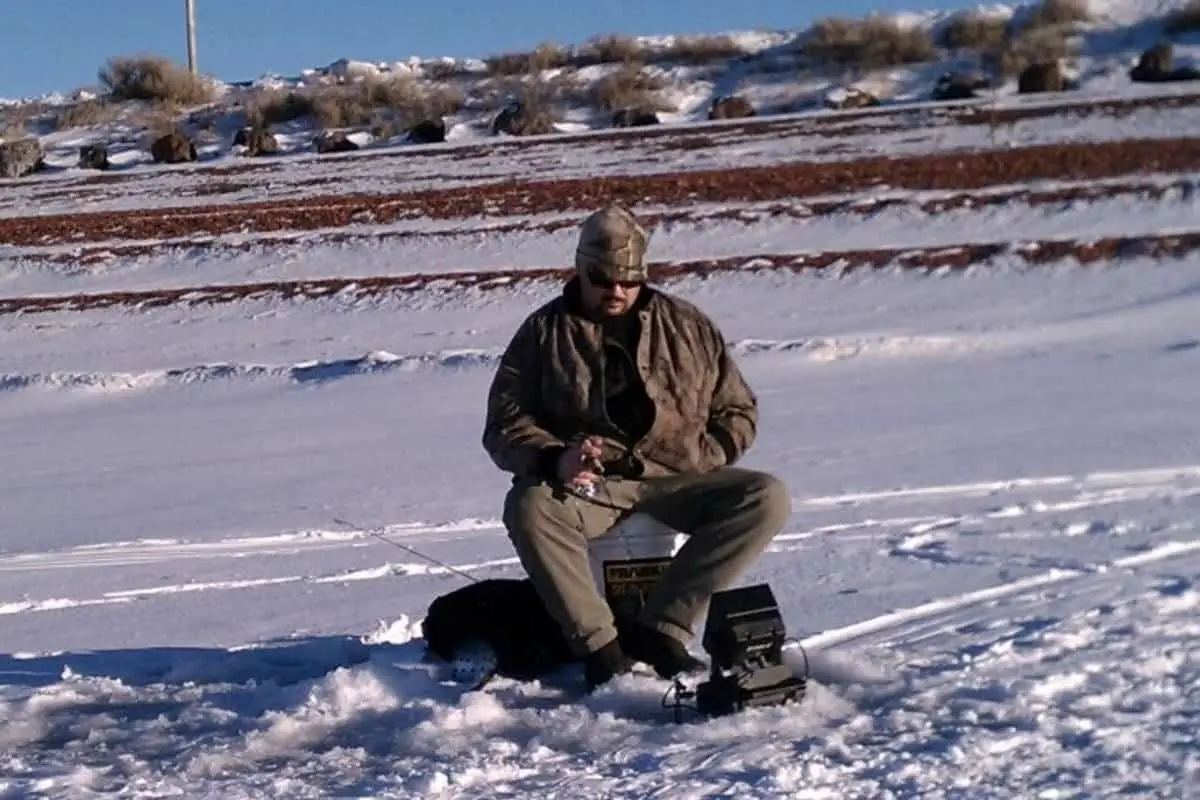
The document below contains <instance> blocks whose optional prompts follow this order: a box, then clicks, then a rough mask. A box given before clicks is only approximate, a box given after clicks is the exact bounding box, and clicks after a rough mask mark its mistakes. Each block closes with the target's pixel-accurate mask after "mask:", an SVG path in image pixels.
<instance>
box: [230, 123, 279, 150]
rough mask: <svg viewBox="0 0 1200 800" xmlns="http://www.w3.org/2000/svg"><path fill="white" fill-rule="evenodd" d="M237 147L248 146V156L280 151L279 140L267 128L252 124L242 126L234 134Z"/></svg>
mask: <svg viewBox="0 0 1200 800" xmlns="http://www.w3.org/2000/svg"><path fill="white" fill-rule="evenodd" d="M233 144H234V146H235V147H244V148H246V155H248V156H269V155H275V154H276V153H278V152H279V140H278V139H276V138H275V134H273V133H271V132H270V131H269V130H267V129H266V128H260V127H256V126H253V125H252V126H250V127H248V128H242V129H241V130H239V131H238V132H237V133H236V134H234V136H233Z"/></svg>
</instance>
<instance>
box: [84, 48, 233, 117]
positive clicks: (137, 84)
mask: <svg viewBox="0 0 1200 800" xmlns="http://www.w3.org/2000/svg"><path fill="white" fill-rule="evenodd" d="M99 76H100V82H101V83H103V84H104V86H105V87H106V88H107V90H108V93H109V95H110V96H111V97H112V98H113V99H114V100H150V101H155V102H165V103H174V104H176V105H181V106H193V105H202V104H204V103H211V102H212V101H213V98H214V97H215V96H216V92H215V88H214V86H213V84H212V83H211V82H210V81H208V80H206V79H204V78H201V77H200V76H198V75H193V74H192V73H191V71H190V70H188V68H187V67H185V66H183V65H182V64H178V63H176V62H174V61H171V60H170V59H168V58H163V57H162V56H153V55H149V56H133V57H124V56H122V57H117V58H111V59H109V60H108V63H107V64H106V65H105V66H104V68H103V69H101V70H100V73H99Z"/></svg>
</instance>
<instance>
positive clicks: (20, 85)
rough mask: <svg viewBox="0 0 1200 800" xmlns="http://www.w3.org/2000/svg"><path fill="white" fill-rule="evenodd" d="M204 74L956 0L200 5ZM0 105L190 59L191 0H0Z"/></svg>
mask: <svg viewBox="0 0 1200 800" xmlns="http://www.w3.org/2000/svg"><path fill="white" fill-rule="evenodd" d="M195 2H196V17H197V25H196V27H197V39H198V44H197V51H198V54H199V62H200V67H201V69H202V70H203V71H205V72H208V73H210V74H213V75H216V76H217V77H219V78H221V79H223V80H248V79H252V78H256V77H258V76H259V75H262V74H263V73H265V72H277V73H281V74H295V73H296V72H298V71H299V70H300V69H303V68H304V67H313V66H321V65H324V64H328V63H329V62H331V61H334V60H336V59H338V58H342V57H347V58H355V59H364V60H369V61H393V60H398V59H402V58H406V57H408V56H410V55H418V56H443V55H444V56H485V55H490V54H493V53H499V52H507V51H515V50H526V49H529V48H531V47H533V46H535V45H536V44H537V43H539V42H541V41H547V40H549V41H556V42H559V43H562V44H572V43H578V42H582V41H583V40H585V39H588V38H590V37H592V36H596V35H600V34H605V33H628V34H639V33H641V34H658V33H715V32H719V31H723V30H731V29H753V28H774V29H794V28H802V27H804V26H806V25H807V24H808V23H810V22H811V21H812V20H813V19H815V18H817V17H821V16H827V15H840V16H850V17H859V16H866V15H867V14H869V13H870V12H871V11H895V10H929V9H940V8H955V7H959V6H962V5H966V4H965V3H963V2H954V1H953V0H908V1H906V0H839V1H838V2H833V0H818V2H810V3H805V2H803V0H690V1H689V0H590V2H578V0H575V1H574V2H573V1H572V0H337V2H331V0H195ZM4 3H5V6H6V8H5V10H4V18H3V25H0V53H3V55H4V62H3V63H4V68H3V70H0V97H9V98H18V97H32V96H36V95H41V94H45V93H48V92H52V91H63V92H67V91H71V90H73V89H76V88H79V87H81V86H88V85H92V84H94V83H95V81H96V71H97V69H98V68H99V67H100V66H101V65H102V64H103V63H104V61H105V60H106V59H108V58H109V57H111V56H114V55H131V54H135V53H143V52H154V53H160V54H162V55H166V56H170V57H172V58H175V59H177V60H179V61H180V62H186V60H187V45H186V39H185V35H184V11H183V9H184V0H110V1H109V2H102V1H101V0H34V1H33V2H24V1H23V0H4Z"/></svg>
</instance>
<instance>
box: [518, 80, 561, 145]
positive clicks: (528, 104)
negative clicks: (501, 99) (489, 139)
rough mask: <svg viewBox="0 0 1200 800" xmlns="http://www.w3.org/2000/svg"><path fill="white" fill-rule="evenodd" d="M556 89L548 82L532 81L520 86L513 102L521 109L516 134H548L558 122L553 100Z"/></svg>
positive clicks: (556, 109)
mask: <svg viewBox="0 0 1200 800" xmlns="http://www.w3.org/2000/svg"><path fill="white" fill-rule="evenodd" d="M556 94H557V89H556V88H555V87H554V86H553V85H552V84H551V83H550V82H548V81H541V80H532V81H527V82H525V83H524V84H522V86H521V88H520V89H519V90H518V91H517V92H516V95H515V98H514V99H515V100H516V101H517V103H518V104H520V107H521V113H520V115H519V123H518V131H517V132H518V133H524V134H538V133H550V132H552V130H553V128H554V124H555V123H556V122H558V121H559V114H558V108H557V106H556V105H555V102H554V98H555V96H556Z"/></svg>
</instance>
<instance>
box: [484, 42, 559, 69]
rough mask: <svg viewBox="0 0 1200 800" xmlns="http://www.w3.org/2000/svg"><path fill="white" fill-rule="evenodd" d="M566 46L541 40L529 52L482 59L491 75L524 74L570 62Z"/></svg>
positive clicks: (555, 67) (503, 54) (556, 67)
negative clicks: (540, 42)
mask: <svg viewBox="0 0 1200 800" xmlns="http://www.w3.org/2000/svg"><path fill="white" fill-rule="evenodd" d="M570 55H571V54H570V53H569V52H568V50H567V48H565V47H563V46H562V45H559V44H555V43H553V42H543V43H542V44H539V45H538V46H537V47H536V48H535V49H534V50H533V51H532V52H529V53H502V54H501V55H498V56H491V57H489V58H486V59H484V63H485V64H486V65H487V67H488V73H489V74H491V75H526V74H529V73H536V72H542V71H544V70H548V69H558V68H560V67H565V66H567V65H568V64H569V63H570Z"/></svg>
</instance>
